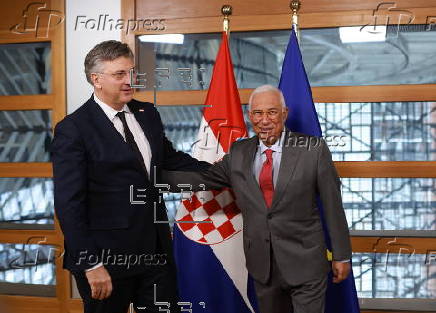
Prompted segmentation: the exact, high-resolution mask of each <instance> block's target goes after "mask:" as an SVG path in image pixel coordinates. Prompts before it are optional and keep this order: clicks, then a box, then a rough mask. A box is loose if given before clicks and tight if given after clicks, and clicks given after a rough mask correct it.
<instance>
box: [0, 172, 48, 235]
mask: <svg viewBox="0 0 436 313" xmlns="http://www.w3.org/2000/svg"><path fill="white" fill-rule="evenodd" d="M53 218H54V204H53V180H52V179H50V178H0V228H11V227H13V228H20V227H22V228H23V227H24V228H29V226H25V225H23V224H34V225H35V224H45V225H44V227H42V228H48V229H53ZM38 228H41V227H38Z"/></svg>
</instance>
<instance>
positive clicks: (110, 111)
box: [94, 93, 131, 121]
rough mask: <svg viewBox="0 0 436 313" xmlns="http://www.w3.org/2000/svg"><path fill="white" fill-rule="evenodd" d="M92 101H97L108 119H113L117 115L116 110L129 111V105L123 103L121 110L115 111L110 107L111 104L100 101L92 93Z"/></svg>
mask: <svg viewBox="0 0 436 313" xmlns="http://www.w3.org/2000/svg"><path fill="white" fill-rule="evenodd" d="M94 101H95V102H97V104H98V105H99V106H100V108H101V109H102V110H103V112H104V114H106V116H107V117H108V119H109V120H110V121H113V120H114V118H115V116H116V115H117V113H118V112H121V111H124V112H127V113H131V111H130V109H129V106H128V105H127V104H125V105H124V106H123V109H122V110H121V111H117V110H115V109H114V108H112V107H111V106H109V105H107V104H106V103H104V102H103V101H101V100H100V99H99V98H98V97H97V96H96V95H95V93H94Z"/></svg>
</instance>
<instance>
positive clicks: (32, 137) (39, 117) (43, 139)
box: [0, 110, 52, 162]
mask: <svg viewBox="0 0 436 313" xmlns="http://www.w3.org/2000/svg"><path fill="white" fill-rule="evenodd" d="M51 127H52V119H51V111H49V110H29V111H0V162H49V160H50V155H49V146H50V142H51V138H52V132H51Z"/></svg>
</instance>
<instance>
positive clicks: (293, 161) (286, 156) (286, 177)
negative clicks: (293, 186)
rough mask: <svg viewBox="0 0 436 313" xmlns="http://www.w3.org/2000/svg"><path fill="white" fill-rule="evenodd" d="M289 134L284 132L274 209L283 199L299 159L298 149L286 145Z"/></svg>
mask: <svg viewBox="0 0 436 313" xmlns="http://www.w3.org/2000/svg"><path fill="white" fill-rule="evenodd" d="M290 134H291V132H290V131H286V134H285V139H284V141H283V143H282V159H281V162H280V169H279V176H278V178H277V184H276V189H275V191H274V197H273V202H272V205H271V207H272V208H274V207H275V206H276V205H277V204H278V203H279V201H280V199H281V198H282V197H283V195H284V194H285V192H286V186H287V185H288V183H289V181H290V180H291V179H292V176H293V175H294V171H295V167H296V165H297V161H298V158H299V157H300V153H301V151H300V149H297V148H295V147H293V146H292V145H291V144H289V143H287V138H289V135H290Z"/></svg>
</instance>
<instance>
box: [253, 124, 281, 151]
mask: <svg viewBox="0 0 436 313" xmlns="http://www.w3.org/2000/svg"><path fill="white" fill-rule="evenodd" d="M285 133H286V132H285V130H284V129H283V131H282V135H281V136H280V139H279V140H277V141H276V142H275V143H274V144H273V145H272V146H271V147H268V146H266V145H265V144H264V143H263V142H262V140H259V142H260V144H259V151H260V154H262V153H264V152H265V150H268V149H271V150H272V151H274V152H279V153H281V152H282V147H283V141H284V140H285Z"/></svg>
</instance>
